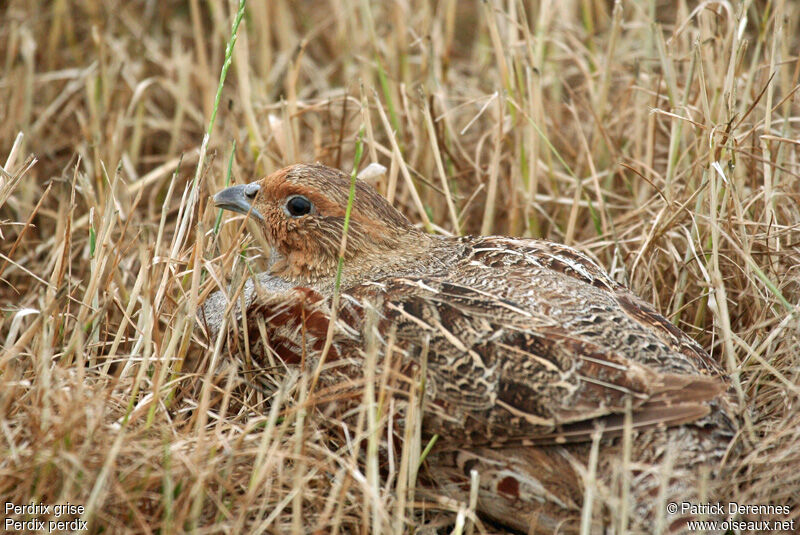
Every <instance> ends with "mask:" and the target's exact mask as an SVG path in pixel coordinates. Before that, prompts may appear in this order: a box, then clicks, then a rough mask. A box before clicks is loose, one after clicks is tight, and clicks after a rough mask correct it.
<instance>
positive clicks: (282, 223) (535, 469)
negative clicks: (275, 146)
mask: <svg viewBox="0 0 800 535" xmlns="http://www.w3.org/2000/svg"><path fill="white" fill-rule="evenodd" d="M350 186H351V181H350V177H349V176H348V175H346V174H344V173H342V172H341V171H338V170H335V169H331V168H329V167H326V166H323V165H294V166H291V167H287V168H285V169H282V170H280V171H277V172H275V173H274V174H272V175H270V176H268V177H266V178H264V179H262V180H260V181H257V182H253V183H250V184H246V185H240V186H233V187H230V188H227V189H224V190H222V191H220V192H219V193H217V194H216V195H215V197H214V201H215V204H216V205H217V206H219V207H221V208H225V209H229V210H233V211H236V212H240V213H244V214H249V215H250V216H251V217H253V218H254V219H256V221H257V222H258V225H259V228H260V230H261V231H262V232H263V234H264V236H265V238H266V240H267V241H268V242H269V244H270V246H271V247H272V248H273V249H274V251H275V254H276V257H275V258H276V260H275V262H274V263H273V264H272V266H271V269H270V272H269V273H267V274H263V275H261V276H260V280H261V282H266V283H267V284H268V285H269V286H270V288H269V291H268V292H267V295H266V296H265V295H261V296H259V295H257V292H256V291H255V287H254V285H253V284H252V282H250V283H249V286H248V287H247V288H246V289H245V293H246V299H245V302H246V307H247V310H246V311H245V312H246V314H247V317H248V326H249V327H248V328H249V329H250V330H252V333H251V335H250V336H249V337H248V340H250V343H251V344H252V347H250V348H249V349H250V350H251V353H252V354H254V355H256V356H258V355H261V356H262V358H265V357H264V355H267V354H271V355H272V356H273V357H274V356H277V357H278V358H281V359H283V360H284V361H285V362H287V363H297V362H299V361H300V360H301V358H304V357H308V358H315V357H318V356H319V352H320V351H321V350H322V348H323V347H324V343H325V338H326V335H327V332H328V326H329V319H330V314H331V309H330V307H331V302H332V301H331V298H332V295H333V294H334V287H335V280H336V272H337V263H338V258H339V250H340V244H341V242H342V234H343V228H344V220H345V211H346V206H347V204H348V196H349V192H350ZM340 288H341V300H340V301H339V302H340V303H341V304H340V309H339V310H337V316H338V322H339V323H340V324H341V326H340V327H339V328H337V329H335V336H334V340H333V345H332V346H331V348H330V352H329V353H328V359H338V358H341V357H351V358H359V356H360V355H363V345H364V341H365V337H366V336H367V334H368V333H366V332H365V331H366V329H367V328H366V327H365V325H366V324H367V323H370V322H365V316H366V315H367V312H366V311H367V310H368V309H371V310H374V311H375V312H376V314H375V316H376V317H377V320H376V321H375V322H372V323H370V324H371V325H372V324H374V328H373V329H374V330H375V331H376V332H373V333H372V334H373V335H374V336H376V337H378V338H379V339H381V340H384V339H385V338H386V337H387V336H388V334H389V333H391V335H392V339H393V349H394V351H397V352H399V354H400V355H401V356H402V359H403V361H404V362H406V363H408V364H409V365H410V366H417V367H419V365H420V364H421V360H422V359H424V360H425V361H426V362H425V364H426V367H425V369H426V370H427V372H426V377H425V381H426V394H425V395H426V396H427V405H426V407H425V413H424V420H423V431H424V432H425V433H427V434H429V435H430V434H434V433H436V434H438V435H440V436H441V437H442V438H441V440H440V441H439V442H438V443H437V446H436V448H434V450H433V452H432V454H431V455H430V456H429V457H428V459H427V467H426V469H427V471H428V474H429V475H430V476H431V479H432V480H435V481H437V483H438V485H439V487H440V490H441V491H442V492H446V493H450V494H451V495H453V496H454V497H456V498H462V499H464V496H465V492H466V491H467V490H468V488H469V476H470V473H471V471H472V470H475V471H477V472H478V476H479V481H480V483H479V493H478V509H479V511H480V512H481V513H482V514H484V515H486V516H487V517H489V518H491V519H493V520H494V521H496V522H499V523H501V524H503V525H506V526H509V527H511V528H513V529H516V530H520V531H522V532H525V533H553V532H559V533H572V532H577V531H578V530H579V528H580V525H581V510H582V506H583V500H584V496H585V494H586V485H587V474H588V473H589V464H590V462H589V461H590V452H591V449H592V444H593V440H594V441H596V442H597V445H598V446H599V455H598V460H597V463H596V467H595V477H594V483H593V484H594V485H595V486H596V489H595V490H594V491H593V492H594V493H595V495H597V493H598V492H599V493H601V494H603V493H605V495H607V496H606V497H608V496H611V497H613V496H618V497H619V496H625V497H626V499H627V500H628V503H627V504H625V507H626V510H627V511H629V516H630V519H631V520H630V522H628V529H630V530H631V532H651V531H652V529H654V528H653V526H654V525H656V524H658V525H662V526H664V527H665V528H666V529H667V530H671V531H682V530H684V529H685V526H686V522H687V521H688V520H691V517H689V516H686V515H680V514H676V515H669V514H667V513H664V512H663V504H664V503H666V502H682V501H690V502H697V501H698V500H699V498H700V497H699V496H698V492H699V491H698V487H699V486H701V485H702V484H703V483H702V482H701V478H703V477H708V476H709V475H710V476H712V477H713V476H714V475H715V474H717V473H718V471H719V468H720V463H721V461H722V459H723V457H724V455H725V452H726V448H727V447H728V445H729V443H730V441H731V438H732V437H733V436H734V434H735V432H736V424H735V418H734V414H735V410H734V406H733V404H732V402H731V400H730V399H729V396H728V394H727V391H728V388H729V384H728V380H727V378H726V376H725V374H724V373H723V371H722V370H721V368H720V367H719V366H718V365H717V364H716V363H715V362H714V361H713V360H712V359H711V358H710V357H709V356H708V354H707V353H706V352H705V351H704V350H703V349H702V348H701V347H700V346H699V345H698V344H697V343H696V342H695V341H694V340H692V339H691V338H690V337H688V336H687V335H686V334H684V333H683V332H682V331H681V330H679V329H678V328H677V327H675V326H674V325H673V324H672V323H670V322H669V321H667V320H666V319H665V318H664V317H663V316H661V315H660V314H659V313H658V312H656V310H655V309H654V308H653V307H652V306H650V305H649V304H647V303H646V302H644V301H643V300H642V299H640V298H638V297H637V296H636V295H634V294H633V293H632V292H631V291H629V290H628V289H626V288H625V287H623V286H622V285H620V284H619V283H617V282H615V281H614V280H613V279H612V278H610V277H609V276H608V275H607V274H606V272H605V271H603V270H602V269H601V268H600V267H599V266H598V265H597V264H595V263H594V262H593V261H592V260H591V259H589V258H588V257H587V256H586V255H584V254H583V253H581V252H579V251H577V250H575V249H573V248H570V247H567V246H564V245H558V244H555V243H551V242H548V241H541V240H531V239H520V238H509V237H499V236H464V237H441V236H434V235H430V234H427V233H425V232H423V231H421V230H419V229H417V228H416V227H414V226H413V225H412V224H411V223H410V222H409V221H408V220H407V219H406V218H405V217H404V216H403V215H402V214H401V213H400V212H398V211H397V210H396V209H395V208H393V207H392V206H391V205H390V204H389V203H388V202H387V201H386V200H385V199H384V198H383V197H381V195H380V194H378V192H377V191H376V190H375V189H374V188H372V187H371V186H370V185H368V184H366V183H364V182H362V181H356V183H355V196H354V198H353V203H352V216H351V219H350V223H349V229H348V232H347V244H346V249H345V254H344V262H343V266H342V272H341V283H340ZM224 299H225V298H224V296H221V295H216V296H212V297H211V298H210V299H209V300H208V301H207V303H206V305H205V307H204V313H205V315H206V318H207V324H208V326H209V330H210V331H211V333H212V335H216V334H217V333H216V331H217V330H218V328H219V323H220V310H221V309H223V308H224V306H222V304H223V303H224ZM239 313H241V311H239ZM259 318H260V320H261V321H262V324H261V325H262V330H261V331H259V329H257V328H256V327H255V322H256V320H257V319H259ZM264 322H266V323H264ZM234 323H235V322H234ZM265 324H266V326H267V331H268V334H267V337H266V339H264V336H263V326H264V325H265ZM259 332H261V333H262V336H259ZM259 344H260V345H259ZM626 415H627V416H628V418H627V422H626ZM626 430H629V431H631V432H632V436H633V441H632V443H631V445H630V458H629V460H628V464H627V465H626V466H628V467H629V469H630V473H629V477H628V479H627V480H624V481H628V482H629V488H628V489H626V490H625V492H621V491H620V488H619V486H620V485H622V484H623V483H622V482H623V479H622V478H621V473H620V466H622V464H623V462H622V458H623V446H622V444H623V437H622V435H623V432H624V431H626ZM629 436H630V435H629ZM665 463H666V466H667V468H668V469H669V470H670V471H669V473H667V474H666V475H665V472H664V465H665ZM702 474H705V476H703V475H702ZM598 489H599V490H598ZM659 498H660V499H661V504H662V505H661V507H662V509H659V505H658V503H659ZM620 499H622V498H620ZM620 499H618V500H617V502H616V503H618V505H619V506H621V505H622V504H620V503H619V500H620ZM603 503H605V504H606V505H607V504H609V503H615V502H614V501H613V499H612V498H608V499H606V500H604V501H603ZM659 514H660V515H661V517H660V518H659V517H658V515H659ZM611 516H613V515H611ZM608 517H609V515H608V511H606V512H603V511H595V513H594V514H593V515H592V517H591V523H592V524H591V528H592V532H594V531H598V532H602V530H603V529H604V523H605V522H606V521H607V519H608Z"/></svg>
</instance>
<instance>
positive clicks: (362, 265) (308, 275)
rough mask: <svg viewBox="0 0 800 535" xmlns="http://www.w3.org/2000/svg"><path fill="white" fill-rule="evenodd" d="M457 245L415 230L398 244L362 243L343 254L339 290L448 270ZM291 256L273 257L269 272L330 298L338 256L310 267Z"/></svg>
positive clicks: (301, 260)
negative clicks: (365, 245)
mask: <svg viewBox="0 0 800 535" xmlns="http://www.w3.org/2000/svg"><path fill="white" fill-rule="evenodd" d="M458 247H459V245H458V243H457V242H455V241H454V240H452V239H447V238H441V237H437V236H432V235H430V234H426V233H424V232H421V231H418V230H416V229H414V230H413V231H411V232H409V233H408V234H407V235H405V236H403V238H402V240H400V241H398V242H397V243H392V242H388V243H382V244H376V245H374V246H371V247H364V246H363V244H362V245H361V246H359V247H357V248H355V247H354V248H353V249H352V250H350V251H349V252H346V253H345V259H344V262H343V264H342V271H341V278H340V282H339V287H340V288H341V289H346V288H349V287H351V286H355V285H357V284H362V283H364V282H369V281H377V280H380V279H382V278H385V277H392V276H393V277H402V276H413V275H415V274H421V273H426V274H430V273H432V272H435V271H437V266H438V267H439V268H441V269H447V268H448V266H450V265H451V263H452V259H453V258H455V257H456V256H457V251H456V249H457V248H458ZM303 260H304V259H302V258H299V257H295V258H292V257H291V254H290V255H289V257H288V258H286V257H282V256H280V255H278V256H276V257H275V262H274V263H273V264H272V267H271V270H270V271H271V273H272V274H273V275H275V276H277V277H280V278H281V279H284V280H286V281H287V282H289V283H291V284H294V285H295V286H306V287H309V288H313V289H314V290H316V291H318V292H320V293H321V294H322V295H332V294H333V291H334V288H335V286H336V273H337V271H338V257H330V258H328V259H326V260H325V261H323V262H317V263H314V264H309V263H306V262H304V261H303Z"/></svg>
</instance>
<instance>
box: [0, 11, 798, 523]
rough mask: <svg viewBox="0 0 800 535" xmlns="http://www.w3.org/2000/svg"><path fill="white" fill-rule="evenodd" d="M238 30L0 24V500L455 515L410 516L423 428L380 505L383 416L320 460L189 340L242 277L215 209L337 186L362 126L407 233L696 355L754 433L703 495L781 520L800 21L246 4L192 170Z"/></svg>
mask: <svg viewBox="0 0 800 535" xmlns="http://www.w3.org/2000/svg"><path fill="white" fill-rule="evenodd" d="M236 7H237V6H236V5H235V3H231V2H226V1H213V2H209V3H206V2H200V1H199V0H190V1H188V2H178V1H171V2H155V1H137V2H122V1H119V0H107V1H97V0H84V1H81V2H74V1H70V0H56V1H53V2H45V1H42V0H31V1H25V0H19V1H14V0H12V1H11V2H10V4H9V3H5V4H3V7H0V10H2V13H0V17H2V20H3V23H2V24H0V60H1V61H2V62H3V65H4V70H3V74H2V78H0V155H2V158H0V165H2V166H3V170H2V171H0V173H2V175H1V176H0V232H2V245H0V250H1V251H2V257H0V277H2V280H0V296H2V299H1V300H0V302H1V303H2V315H0V343H2V353H0V452H2V453H0V496H2V497H3V498H4V500H3V501H11V502H15V503H17V504H21V503H31V502H41V503H46V504H58V503H65V502H67V501H68V502H70V503H72V504H80V505H83V506H84V507H85V510H84V512H83V513H82V514H79V515H77V516H78V517H79V518H82V519H83V520H86V521H88V525H89V528H90V530H91V531H92V532H142V533H150V532H156V531H157V532H160V533H171V532H182V531H190V530H191V531H197V532H242V531H267V532H274V533H284V532H290V531H291V532H294V533H301V532H306V531H313V530H318V531H320V532H326V533H327V532H339V533H342V532H347V533H349V532H362V533H365V532H375V533H377V532H380V531H382V532H403V531H411V530H413V528H414V526H415V525H417V526H418V525H421V524H422V523H424V522H436V521H437V519H440V520H442V521H450V522H452V519H453V518H454V517H453V516H452V515H447V514H444V513H441V512H440V511H447V510H450V511H455V512H457V515H456V517H457V522H456V527H455V528H454V529H455V530H456V531H457V532H458V531H459V530H460V529H462V528H463V527H464V523H463V521H464V520H465V519H469V518H473V517H474V515H473V513H472V512H471V511H472V509H470V507H469V504H463V503H454V502H452V501H450V502H448V501H447V500H445V499H441V500H439V502H438V503H436V502H435V501H433V502H432V501H430V500H426V501H425V503H424V504H423V503H422V500H421V497H420V495H419V491H417V493H416V494H414V489H413V481H414V473H415V472H416V463H415V462H414V461H415V459H418V458H419V455H420V448H424V446H425V444H421V443H420V440H419V437H418V436H416V435H415V429H416V428H415V427H414V426H413V425H412V423H413V422H415V421H417V422H418V420H419V418H418V417H417V416H415V415H413V414H412V415H409V416H408V420H409V424H408V429H407V430H406V433H407V437H406V438H407V440H406V441H405V446H404V447H403V449H402V451H394V452H393V454H394V455H395V457H394V458H393V459H394V462H395V465H393V468H392V471H391V473H390V475H389V477H388V479H386V478H384V479H383V480H381V478H380V477H379V474H378V471H377V468H376V467H375V464H374V463H375V458H376V457H375V455H376V453H375V451H376V449H377V448H378V445H377V444H376V442H377V439H376V438H375V437H376V436H386V433H387V432H390V431H388V430H387V429H386V426H387V425H388V423H390V422H391V421H392V418H391V417H390V416H391V411H393V410H394V405H391V404H388V405H385V406H384V409H382V410H383V411H384V412H386V411H388V412H389V413H390V414H389V416H388V417H387V415H386V414H383V416H382V418H381V417H380V415H378V416H376V414H375V412H374V406H372V408H370V407H371V405H370V404H369V403H365V404H364V405H363V407H366V408H365V409H364V411H362V413H361V414H362V418H361V420H360V421H361V429H362V432H360V433H355V434H349V435H344V434H342V432H341V430H340V432H338V433H336V432H333V431H331V428H332V427H333V428H335V427H336V426H335V423H331V422H327V421H326V419H325V416H324V415H323V414H321V413H319V411H317V410H310V409H309V407H308V404H307V403H306V401H307V400H306V398H307V389H308V388H309V384H308V377H307V375H305V374H297V373H294V374H288V375H286V374H278V375H276V376H274V377H270V378H267V379H266V380H267V381H269V382H271V383H272V387H271V388H268V389H266V390H262V389H258V388H252V387H249V386H248V384H249V383H250V381H249V380H248V378H246V377H242V375H241V374H240V373H238V371H237V368H236V366H235V363H232V362H230V359H226V353H225V351H224V350H222V349H221V348H220V347H216V348H214V347H207V344H206V342H205V341H204V340H203V339H202V337H201V336H200V335H199V334H198V332H197V329H195V320H194V317H195V316H194V312H195V311H196V309H197V306H198V304H199V303H201V302H202V300H203V299H204V297H205V296H206V295H208V293H209V292H211V291H214V290H216V289H217V288H218V287H219V286H220V285H225V284H226V283H227V281H228V280H230V279H234V280H240V279H241V278H242V276H243V275H246V274H247V273H248V272H249V271H251V270H252V271H259V270H260V269H261V267H263V251H262V250H261V249H260V245H261V244H259V243H257V242H253V241H252V240H251V239H242V238H241V233H240V232H239V230H240V228H239V227H241V225H242V221H241V219H233V220H232V221H230V222H227V221H229V220H230V219H231V218H228V217H225V218H223V221H226V222H225V223H223V224H221V226H220V228H219V231H218V232H217V226H218V225H219V219H218V214H217V213H216V211H215V210H213V209H212V208H211V206H210V204H209V194H210V193H213V192H214V191H216V190H217V189H219V188H220V187H222V186H223V185H224V184H225V183H226V181H227V180H229V179H230V180H235V181H236V182H247V181H250V180H251V179H253V178H255V177H258V176H261V175H263V174H265V173H267V172H270V171H272V170H275V169H276V168H279V167H281V166H283V165H286V164H289V163H294V162H298V161H313V160H319V161H322V162H325V163H328V164H330V165H334V166H339V167H341V168H343V169H345V170H349V168H350V166H351V165H352V161H353V152H354V146H355V140H356V136H357V132H358V131H359V130H360V129H361V128H363V129H364V132H365V134H364V139H365V157H364V159H363V163H362V166H364V165H366V164H368V163H370V162H379V163H382V164H383V165H385V166H386V167H387V168H388V172H387V174H386V176H385V177H384V178H382V179H380V180H379V181H378V184H377V185H378V187H379V189H380V190H381V191H382V192H384V193H385V194H386V195H387V197H389V198H390V199H392V200H393V202H394V203H395V205H396V206H398V207H400V208H401V209H402V210H403V211H404V212H405V213H406V214H407V215H408V216H409V217H410V218H411V219H412V220H414V221H417V222H419V223H421V224H423V225H425V226H427V227H428V228H429V229H432V230H435V231H437V232H444V233H446V232H451V233H456V232H460V233H496V234H510V235H520V236H532V237H546V238H549V239H553V240H556V241H559V242H564V243H568V244H574V245H577V246H579V247H581V248H583V249H584V250H586V251H588V252H589V253H590V254H592V255H593V256H594V257H596V258H597V259H598V260H599V261H600V262H601V263H602V264H603V265H605V266H606V267H607V268H608V269H609V271H610V272H611V273H612V275H613V276H614V277H615V278H617V279H618V280H620V281H624V282H625V283H627V284H629V285H630V286H631V287H632V288H633V289H634V290H635V291H636V292H637V293H639V294H640V295H642V296H643V297H644V298H646V299H648V300H652V301H653V302H655V303H656V305H657V307H658V308H659V309H660V310H661V311H663V312H664V313H665V314H666V315H667V316H668V317H669V318H670V319H671V320H672V321H673V322H675V323H676V324H678V325H679V326H680V327H681V328H682V329H684V330H685V331H686V332H688V333H690V334H691V335H692V336H694V337H695V338H696V339H698V340H699V341H700V342H701V344H702V345H703V346H704V347H706V348H707V349H708V351H709V352H710V353H711V354H712V355H713V357H714V358H715V359H717V360H718V361H719V362H721V363H722V364H723V365H724V366H725V367H726V368H727V369H728V371H729V372H730V373H731V376H732V377H733V379H734V382H735V385H736V388H737V393H738V395H739V396H740V398H741V399H742V400H743V401H744V403H745V405H746V407H747V411H746V413H745V414H744V418H745V421H746V424H747V425H745V427H744V428H743V436H742V438H741V444H743V447H742V448H741V451H740V452H739V453H737V454H736V456H735V457H734V458H732V459H731V461H730V463H731V466H733V467H734V468H736V467H738V469H735V470H732V471H731V474H732V475H731V476H730V481H726V482H724V485H725V486H726V488H727V490H728V491H729V493H730V495H731V496H733V497H734V498H736V499H737V501H739V502H741V503H750V504H765V503H775V504H784V505H789V506H790V507H792V513H791V515H790V518H798V516H800V504H798V495H800V449H798V448H797V444H798V443H800V416H799V415H798V414H799V413H798V410H797V406H798V403H800V395H799V394H800V310H799V309H798V300H799V298H800V272H799V271H798V269H799V268H798V266H800V193H798V192H800V178H798V177H799V176H800V175H799V174H798V173H800V141H799V140H800V105H798V99H799V98H800V97H798V94H797V93H796V92H795V91H796V89H797V88H798V83H799V81H798V77H800V58H798V50H800V38H798V36H800V6H798V5H797V4H796V3H794V2H787V1H783V0H777V1H775V2H772V1H744V2H731V3H728V2H719V3H704V4H702V5H701V6H698V5H696V4H695V3H693V2H692V3H688V2H685V1H683V0H679V1H677V2H655V1H653V2H647V3H645V2H637V3H633V2H623V3H622V4H621V5H614V4H613V3H612V2H604V1H599V0H583V1H581V2H554V1H541V2H535V1H527V0H508V1H505V0H502V1H501V0H490V1H487V2H478V1H474V2H465V1H457V0H443V1H441V2H426V1H416V0H397V1H393V2H368V1H366V0H363V1H361V0H328V1H319V2H310V1H309V2H297V3H295V2H290V1H288V0H272V1H270V2H257V1H252V2H251V3H250V4H249V5H248V6H247V12H246V16H245V20H244V22H243V24H242V26H241V27H240V29H239V34H238V41H237V42H236V45H235V48H234V50H233V58H232V59H233V63H232V66H231V70H230V72H229V73H228V78H227V80H226V82H225V84H224V88H223V91H222V98H221V101H220V102H221V103H220V105H219V108H218V111H217V113H218V114H217V117H216V124H215V126H214V128H213V130H211V135H210V137H209V142H208V145H207V149H208V151H207V157H201V156H202V154H201V153H202V151H201V145H202V144H203V136H204V133H205V132H206V131H207V130H208V128H209V120H210V117H211V114H212V111H213V110H214V109H215V107H214V97H215V94H216V91H217V86H218V81H219V73H220V71H221V69H222V62H223V60H224V57H225V46H226V43H227V41H228V39H229V38H230V33H231V30H230V28H231V21H232V20H233V18H234V15H235V12H236ZM234 143H235V144H234ZM234 147H235V149H234ZM32 158H33V159H32ZM229 170H230V175H229ZM379 386H380V385H379ZM384 386H385V385H384ZM368 394H369V395H368V399H369V398H371V397H372V396H380V395H382V394H383V391H382V390H380V389H379V390H378V391H377V392H372V391H369V392H368ZM387 403H389V402H388V401H387ZM367 409H369V410H367ZM370 411H371V412H370ZM364 421H367V422H372V424H371V426H369V427H368V428H369V429H377V431H376V432H374V433H365V432H363V428H364V425H365V424H364ZM376 433H377V434H376ZM362 449H363V451H364V452H366V456H367V459H368V461H367V462H366V464H364V463H363V462H361V461H359V455H361V454H362V453H363V452H362ZM394 466H396V471H394ZM710 499H711V500H712V501H715V498H714V497H710ZM19 518H20V519H22V520H24V519H29V518H35V515H34V516H33V517H24V516H22V517H19ZM64 518H73V516H70V517H62V518H61V520H63V519H64ZM467 524H469V522H467ZM484 528H485V529H489V528H486V527H485V526H483V525H479V526H478V529H479V530H480V529H484ZM448 532H449V528H448Z"/></svg>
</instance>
